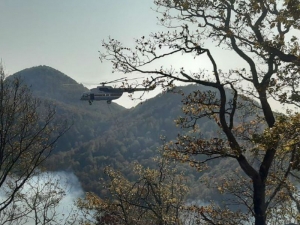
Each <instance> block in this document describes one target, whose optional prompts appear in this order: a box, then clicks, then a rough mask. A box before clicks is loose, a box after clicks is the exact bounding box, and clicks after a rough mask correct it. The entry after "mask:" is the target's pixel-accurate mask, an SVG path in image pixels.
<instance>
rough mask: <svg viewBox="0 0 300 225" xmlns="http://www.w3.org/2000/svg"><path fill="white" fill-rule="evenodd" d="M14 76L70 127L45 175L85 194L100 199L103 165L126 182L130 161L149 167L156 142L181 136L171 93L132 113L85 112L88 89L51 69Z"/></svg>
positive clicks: (210, 128) (103, 108)
mask: <svg viewBox="0 0 300 225" xmlns="http://www.w3.org/2000/svg"><path fill="white" fill-rule="evenodd" d="M13 76H19V77H21V78H22V79H23V81H24V83H25V84H27V85H28V86H30V88H31V90H32V92H33V94H34V96H37V97H39V98H42V99H44V100H47V101H50V102H51V103H52V104H55V105H56V108H57V116H59V117H62V118H66V117H67V118H68V119H69V120H70V121H72V123H73V126H72V127H71V129H70V130H69V131H68V132H67V133H66V134H65V135H64V137H63V138H62V139H61V140H60V142H59V143H58V146H57V148H56V151H55V152H54V154H53V155H52V156H51V157H50V159H49V160H48V163H47V165H46V166H47V168H48V169H49V170H69V171H72V172H74V173H75V174H76V176H77V177H78V178H79V180H80V182H81V183H82V186H83V188H84V189H85V190H86V191H94V192H97V193H98V194H101V192H102V191H103V190H102V185H101V184H100V180H99V179H100V178H101V177H103V169H104V168H105V167H106V166H108V165H110V166H113V167H114V168H115V169H119V170H121V171H122V172H123V173H124V174H126V175H127V176H128V177H132V176H133V173H132V167H131V165H132V164H131V163H132V162H134V161H138V162H139V163H141V164H143V165H145V166H149V167H151V166H152V163H153V162H152V160H151V158H152V157H153V156H154V155H156V154H157V149H158V148H159V147H160V146H161V145H162V143H163V140H161V139H160V138H161V136H164V138H166V140H172V139H175V138H176V136H177V134H178V133H180V132H185V131H184V130H182V129H180V128H178V127H176V125H175V123H174V120H175V119H176V118H178V117H179V116H180V115H182V110H181V107H182V102H181V100H182V96H181V94H179V93H177V92H176V91H175V92H171V91H170V92H166V93H162V94H159V95H158V96H156V97H154V98H152V99H148V100H147V101H145V102H144V103H143V104H139V105H137V106H136V107H134V108H131V109H126V108H123V107H121V106H119V105H117V104H115V103H112V104H111V105H108V104H107V103H106V102H105V101H104V102H94V104H93V105H91V106H90V105H88V103H87V102H84V101H80V100H79V98H80V96H81V94H82V93H83V92H85V91H87V89H86V88H85V87H84V86H83V85H81V84H78V83H77V82H76V81H75V80H73V79H72V78H70V77H68V76H67V75H65V74H63V73H61V72H60V71H58V70H55V69H53V68H51V67H48V66H37V67H33V68H29V69H25V70H22V71H20V72H18V73H16V74H14V75H12V77H13ZM200 88H201V89H204V87H202V86H201V87H200V86H196V85H190V86H185V87H181V89H182V91H183V92H185V93H190V92H192V91H194V90H197V89H200ZM177 91H178V89H177ZM201 129H202V131H203V132H204V133H206V134H207V135H208V136H209V135H210V133H213V132H216V130H217V127H216V125H215V124H214V123H213V122H211V121H209V120H208V119H207V120H202V123H201ZM223 164H224V162H223ZM182 170H185V171H189V172H188V173H189V175H190V176H192V177H193V179H194V180H195V181H197V180H198V179H199V177H200V176H201V175H203V173H198V172H196V171H193V170H192V171H191V169H190V168H189V167H188V166H182ZM197 188H199V185H197Z"/></svg>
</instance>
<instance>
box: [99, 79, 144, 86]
mask: <svg viewBox="0 0 300 225" xmlns="http://www.w3.org/2000/svg"><path fill="white" fill-rule="evenodd" d="M140 78H144V77H136V78H130V79H127V77H122V78H119V79H116V80H112V81H107V82H101V83H100V84H102V85H105V84H111V83H117V82H121V81H128V80H136V79H140Z"/></svg>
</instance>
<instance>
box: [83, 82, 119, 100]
mask: <svg viewBox="0 0 300 225" xmlns="http://www.w3.org/2000/svg"><path fill="white" fill-rule="evenodd" d="M123 92H124V91H123V90H121V89H118V88H117V89H116V88H112V87H111V86H98V87H97V88H92V89H90V91H89V92H84V93H83V94H82V96H81V98H80V100H85V101H89V102H92V101H103V100H104V101H107V103H111V101H112V100H115V99H118V98H120V97H121V96H122V95H123Z"/></svg>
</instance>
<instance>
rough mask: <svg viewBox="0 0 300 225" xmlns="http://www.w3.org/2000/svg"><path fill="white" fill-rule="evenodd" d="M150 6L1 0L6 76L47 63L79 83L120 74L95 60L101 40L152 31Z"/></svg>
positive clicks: (120, 1) (116, 0)
mask: <svg viewBox="0 0 300 225" xmlns="http://www.w3.org/2000/svg"><path fill="white" fill-rule="evenodd" d="M151 6H153V5H152V1H151V0H150V1H149V0H148V1H145V0H143V1H141V0H126V1H124V0H89V1H82V0H63V1H62V0H51V1H50V0H48V1H46V0H26V1H24V0H1V1H0V30H1V32H0V33H1V35H0V37H1V38H0V40H1V41H0V58H1V59H2V62H3V64H4V67H5V70H6V72H7V73H8V74H13V73H15V72H18V71H20V70H22V69H25V68H29V67H33V66H38V65H47V66H51V67H53V68H55V69H57V70H59V71H61V72H63V73H65V74H66V75H68V76H70V77H72V78H73V79H75V80H76V81H77V82H82V83H95V84H97V83H99V82H102V81H107V80H113V79H116V78H120V75H118V74H111V65H110V64H109V63H100V60H99V58H98V57H99V53H98V51H99V50H101V41H102V40H103V39H107V38H108V36H112V37H114V38H117V39H119V40H121V41H122V42H124V43H127V42H128V43H129V42H130V43H132V41H133V38H134V37H140V36H141V35H146V34H148V33H150V32H151V31H154V30H155V29H156V24H157V22H156V14H155V13H154V12H153V11H152V10H151V9H150V8H151ZM125 98H126V99H127V100H128V97H125Z"/></svg>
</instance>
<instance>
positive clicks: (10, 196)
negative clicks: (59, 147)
mask: <svg viewBox="0 0 300 225" xmlns="http://www.w3.org/2000/svg"><path fill="white" fill-rule="evenodd" d="M68 129H69V125H68V123H67V122H66V121H62V120H61V119H59V118H56V112H55V107H54V106H53V105H51V104H49V103H45V102H42V101H40V100H39V99H37V98H35V97H33V96H32V94H31V92H30V90H29V88H28V87H27V86H26V85H24V84H23V83H22V81H21V79H20V78H19V77H7V78H6V77H5V72H4V70H3V67H2V66H0V188H1V190H5V195H4V196H2V199H1V202H0V212H1V211H3V210H4V209H5V208H7V207H8V206H9V205H10V204H11V203H13V200H14V198H15V196H16V194H17V193H18V192H19V191H20V189H21V188H22V187H23V186H24V185H25V184H26V182H27V181H28V179H29V178H30V177H31V176H32V175H33V174H35V172H37V171H38V169H41V165H42V163H43V162H44V161H45V160H46V159H47V158H48V157H49V155H50V154H51V152H52V151H53V149H54V148H55V144H56V143H57V141H58V139H59V138H60V137H61V136H62V135H63V134H64V133H65V132H66V131H67V130H68Z"/></svg>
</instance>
